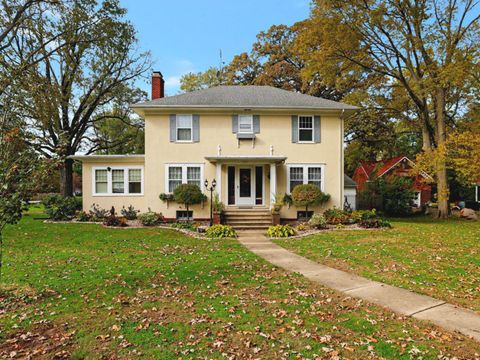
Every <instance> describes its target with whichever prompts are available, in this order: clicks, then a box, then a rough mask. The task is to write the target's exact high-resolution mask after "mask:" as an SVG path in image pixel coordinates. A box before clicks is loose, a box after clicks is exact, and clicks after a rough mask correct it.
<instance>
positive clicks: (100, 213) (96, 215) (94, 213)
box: [90, 204, 110, 222]
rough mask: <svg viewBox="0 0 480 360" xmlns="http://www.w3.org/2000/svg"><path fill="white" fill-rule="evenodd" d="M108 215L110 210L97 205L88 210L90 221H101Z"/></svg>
mask: <svg viewBox="0 0 480 360" xmlns="http://www.w3.org/2000/svg"><path fill="white" fill-rule="evenodd" d="M109 215H110V210H106V209H103V208H101V207H100V205H98V204H92V207H91V208H90V217H91V221H95V222H97V221H102V220H103V219H105V218H106V217H107V216H109Z"/></svg>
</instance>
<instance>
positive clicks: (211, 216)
mask: <svg viewBox="0 0 480 360" xmlns="http://www.w3.org/2000/svg"><path fill="white" fill-rule="evenodd" d="M216 186H217V181H216V180H215V179H213V180H212V186H210V187H208V180H206V179H205V189H207V191H210V226H212V225H213V191H214V190H215V187H216Z"/></svg>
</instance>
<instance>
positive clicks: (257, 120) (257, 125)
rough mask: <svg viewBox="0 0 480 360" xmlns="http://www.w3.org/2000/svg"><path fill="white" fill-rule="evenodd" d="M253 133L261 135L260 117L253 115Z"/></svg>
mask: <svg viewBox="0 0 480 360" xmlns="http://www.w3.org/2000/svg"><path fill="white" fill-rule="evenodd" d="M253 133H254V134H258V133H260V115H253Z"/></svg>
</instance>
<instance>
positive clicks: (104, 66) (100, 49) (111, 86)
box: [17, 0, 151, 196]
mask: <svg viewBox="0 0 480 360" xmlns="http://www.w3.org/2000/svg"><path fill="white" fill-rule="evenodd" d="M125 13H126V10H125V9H123V8H121V7H120V6H119V3H118V1H101V2H98V1H96V0H82V1H73V2H62V3H61V4H60V5H58V6H57V7H55V13H54V14H53V15H52V16H53V18H55V19H56V21H55V22H53V23H52V22H50V21H48V19H44V18H42V19H40V20H39V21H37V23H35V24H31V27H30V28H29V31H31V32H32V33H34V34H35V36H36V37H37V38H38V39H40V41H41V40H42V39H44V38H46V37H49V36H50V35H51V34H52V33H59V34H60V36H59V41H60V42H63V43H64V44H65V46H62V47H60V48H57V49H55V51H53V52H52V51H49V49H48V48H47V47H45V48H44V49H43V51H42V52H41V53H40V54H39V55H38V56H39V57H40V60H39V61H38V62H37V63H36V65H35V66H33V67H30V68H29V69H28V70H27V71H25V72H24V77H23V78H22V80H21V81H19V82H18V84H17V86H18V87H19V88H21V90H22V92H21V97H20V99H21V102H20V103H19V105H18V108H19V109H22V110H23V116H24V117H25V118H26V119H28V125H29V130H30V133H31V134H32V135H34V136H33V137H32V141H31V145H32V146H33V147H34V148H35V149H36V150H37V151H39V152H40V153H41V154H43V155H44V156H46V157H48V158H55V159H57V160H58V161H60V163H61V170H60V174H61V192H62V194H63V195H65V196H70V195H72V165H73V160H72V159H70V156H71V155H74V154H75V153H76V152H78V151H80V150H81V151H83V152H86V153H88V152H89V150H90V149H91V147H92V146H93V147H95V148H96V150H101V148H99V147H98V144H97V143H96V142H94V141H91V140H92V135H93V134H94V126H95V123H96V122H101V121H102V120H104V119H106V118H111V117H112V115H111V113H109V111H108V110H109V109H110V110H111V109H112V104H113V101H114V100H115V99H125V94H131V93H132V89H133V88H134V87H135V86H134V85H135V84H134V82H135V81H136V80H137V79H138V78H139V77H140V76H142V75H143V74H145V73H146V72H147V71H148V70H149V69H150V64H151V62H150V57H149V54H146V53H139V52H138V47H137V38H136V35H135V30H134V28H133V26H132V24H130V23H129V22H128V21H126V20H125ZM27 45H28V44H26V45H25V44H24V45H23V46H24V47H25V46H27ZM47 52H48V56H45V55H46V53H47ZM116 104H117V105H119V106H124V107H126V106H128V103H126V102H123V101H118V102H117V103H116Z"/></svg>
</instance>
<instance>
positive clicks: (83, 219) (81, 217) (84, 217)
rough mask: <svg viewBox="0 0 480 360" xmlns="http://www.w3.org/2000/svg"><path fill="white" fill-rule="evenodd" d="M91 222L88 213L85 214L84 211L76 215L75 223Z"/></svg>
mask: <svg viewBox="0 0 480 360" xmlns="http://www.w3.org/2000/svg"><path fill="white" fill-rule="evenodd" d="M91 220H92V216H91V215H90V214H89V213H86V212H85V211H80V212H79V213H78V214H77V221H81V222H88V221H91Z"/></svg>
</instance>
